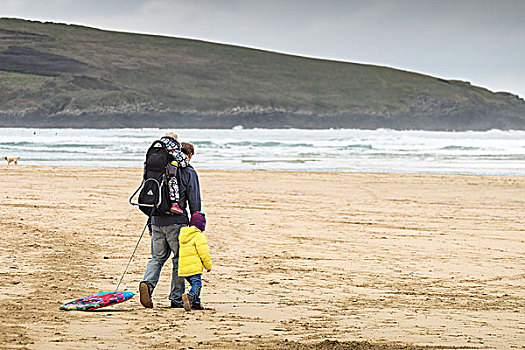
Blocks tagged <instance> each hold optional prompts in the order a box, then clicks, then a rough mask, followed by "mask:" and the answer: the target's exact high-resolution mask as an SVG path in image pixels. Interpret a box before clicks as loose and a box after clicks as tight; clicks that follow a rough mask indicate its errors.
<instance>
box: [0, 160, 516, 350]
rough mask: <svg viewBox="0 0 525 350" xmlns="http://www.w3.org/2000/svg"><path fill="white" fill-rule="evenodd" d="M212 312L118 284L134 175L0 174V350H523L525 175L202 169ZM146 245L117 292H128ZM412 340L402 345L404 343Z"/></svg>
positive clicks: (135, 214) (132, 216)
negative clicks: (88, 304)
mask: <svg viewBox="0 0 525 350" xmlns="http://www.w3.org/2000/svg"><path fill="white" fill-rule="evenodd" d="M199 175H200V180H201V189H202V197H203V210H204V211H205V212H206V214H207V218H208V226H207V234H208V242H209V245H210V249H211V254H212V259H213V264H214V269H213V271H212V272H211V273H205V274H204V275H203V280H204V288H203V291H202V299H203V303H204V305H205V306H206V307H208V308H209V309H208V310H205V311H199V312H197V311H193V312H191V313H186V312H184V311H183V310H180V309H171V308H169V301H168V299H167V295H168V292H169V283H170V272H171V261H170V260H168V262H167V263H166V266H165V268H164V270H163V275H162V276H161V280H160V283H159V285H158V287H157V289H156V291H155V294H154V297H153V301H154V303H155V307H154V308H153V309H145V308H143V307H142V306H141V305H140V303H139V300H138V295H136V296H135V297H134V298H132V299H131V300H129V301H127V302H124V303H122V304H118V305H114V306H111V307H108V308H105V309H100V310H99V311H96V312H73V311H72V312H67V311H60V310H59V306H60V305H62V304H63V303H65V302H68V301H70V300H73V299H76V298H79V297H83V296H87V295H89V294H92V293H96V292H101V291H111V290H114V289H115V287H116V285H117V283H118V281H119V279H120V276H121V274H122V272H123V271H124V268H125V266H126V264H127V262H128V259H129V257H130V255H131V253H132V251H133V249H134V247H135V244H136V242H137V239H138V238H139V236H140V233H141V230H142V228H143V227H144V224H145V219H146V217H145V216H144V215H143V214H142V213H141V212H140V211H139V210H138V209H137V208H135V207H131V206H130V205H129V204H128V197H129V195H130V194H131V193H132V192H133V191H134V190H135V188H136V187H137V186H138V184H139V182H140V178H141V169H130V168H70V167H38V166H24V165H20V166H9V167H8V166H6V165H2V166H1V167H0V179H1V180H0V224H1V228H2V231H1V232H2V239H1V240H0V274H1V277H2V278H1V279H0V319H1V322H0V333H1V334H0V337H1V338H0V339H1V340H0V348H7V349H11V348H12V349H26V348H27V349H75V348H86V349H137V348H144V349H152V348H155V349H157V348H158V349H190V348H194V349H332V348H336V349H398V348H399V349H401V348H414V349H416V348H421V347H424V346H427V345H428V346H431V348H469V349H472V348H482V349H487V348H488V349H511V348H524V347H525V267H524V266H525V235H524V233H525V177H519V176H470V175H425V174H415V175H412V174H367V173H294V172H271V171H209V170H208V171H200V172H199ZM149 258H150V253H149V236H148V235H147V234H146V235H145V236H144V238H143V240H142V241H141V243H140V245H139V248H138V250H137V253H136V255H135V258H134V259H133V261H132V263H131V265H130V268H129V270H128V273H127V275H126V276H125V278H124V281H123V283H122V285H121V287H120V289H121V290H126V291H131V292H134V293H137V291H138V283H139V281H140V280H141V278H142V276H143V273H144V270H145V267H146V264H147V261H148V259H149ZM407 345H408V347H406V346H407Z"/></svg>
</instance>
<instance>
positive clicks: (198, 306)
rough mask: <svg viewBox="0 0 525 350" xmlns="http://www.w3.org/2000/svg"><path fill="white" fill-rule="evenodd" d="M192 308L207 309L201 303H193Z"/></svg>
mask: <svg viewBox="0 0 525 350" xmlns="http://www.w3.org/2000/svg"><path fill="white" fill-rule="evenodd" d="M191 309H192V310H206V309H205V308H204V306H202V304H201V303H193V304H191Z"/></svg>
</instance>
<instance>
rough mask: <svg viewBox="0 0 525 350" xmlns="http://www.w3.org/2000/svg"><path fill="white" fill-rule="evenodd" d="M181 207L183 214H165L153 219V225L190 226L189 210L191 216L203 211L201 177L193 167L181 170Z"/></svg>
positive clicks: (189, 166)
mask: <svg viewBox="0 0 525 350" xmlns="http://www.w3.org/2000/svg"><path fill="white" fill-rule="evenodd" d="M179 197H180V199H179V207H180V208H181V209H182V211H183V213H182V214H164V215H159V216H152V217H151V224H152V225H155V226H167V225H171V224H185V225H188V224H189V222H190V221H189V216H188V208H189V210H190V215H191V214H193V213H195V212H196V211H201V190H200V185H199V176H198V175H197V172H196V171H195V169H193V167H192V166H191V165H188V166H187V167H185V168H180V177H179Z"/></svg>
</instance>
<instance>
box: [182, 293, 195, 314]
mask: <svg viewBox="0 0 525 350" xmlns="http://www.w3.org/2000/svg"><path fill="white" fill-rule="evenodd" d="M182 302H183V303H184V310H186V311H191V304H193V295H191V294H187V293H184V294H182Z"/></svg>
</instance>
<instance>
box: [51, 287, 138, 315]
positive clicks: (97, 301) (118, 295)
mask: <svg viewBox="0 0 525 350" xmlns="http://www.w3.org/2000/svg"><path fill="white" fill-rule="evenodd" d="M131 297H133V293H131V292H121V291H113V292H102V293H97V294H93V295H90V296H87V297H84V298H80V299H76V300H73V301H70V302H69V303H65V304H64V305H62V306H61V307H60V310H66V311H71V310H80V311H91V310H95V309H99V308H101V307H105V306H109V305H114V304H118V303H121V302H123V301H126V300H128V299H130V298H131Z"/></svg>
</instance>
